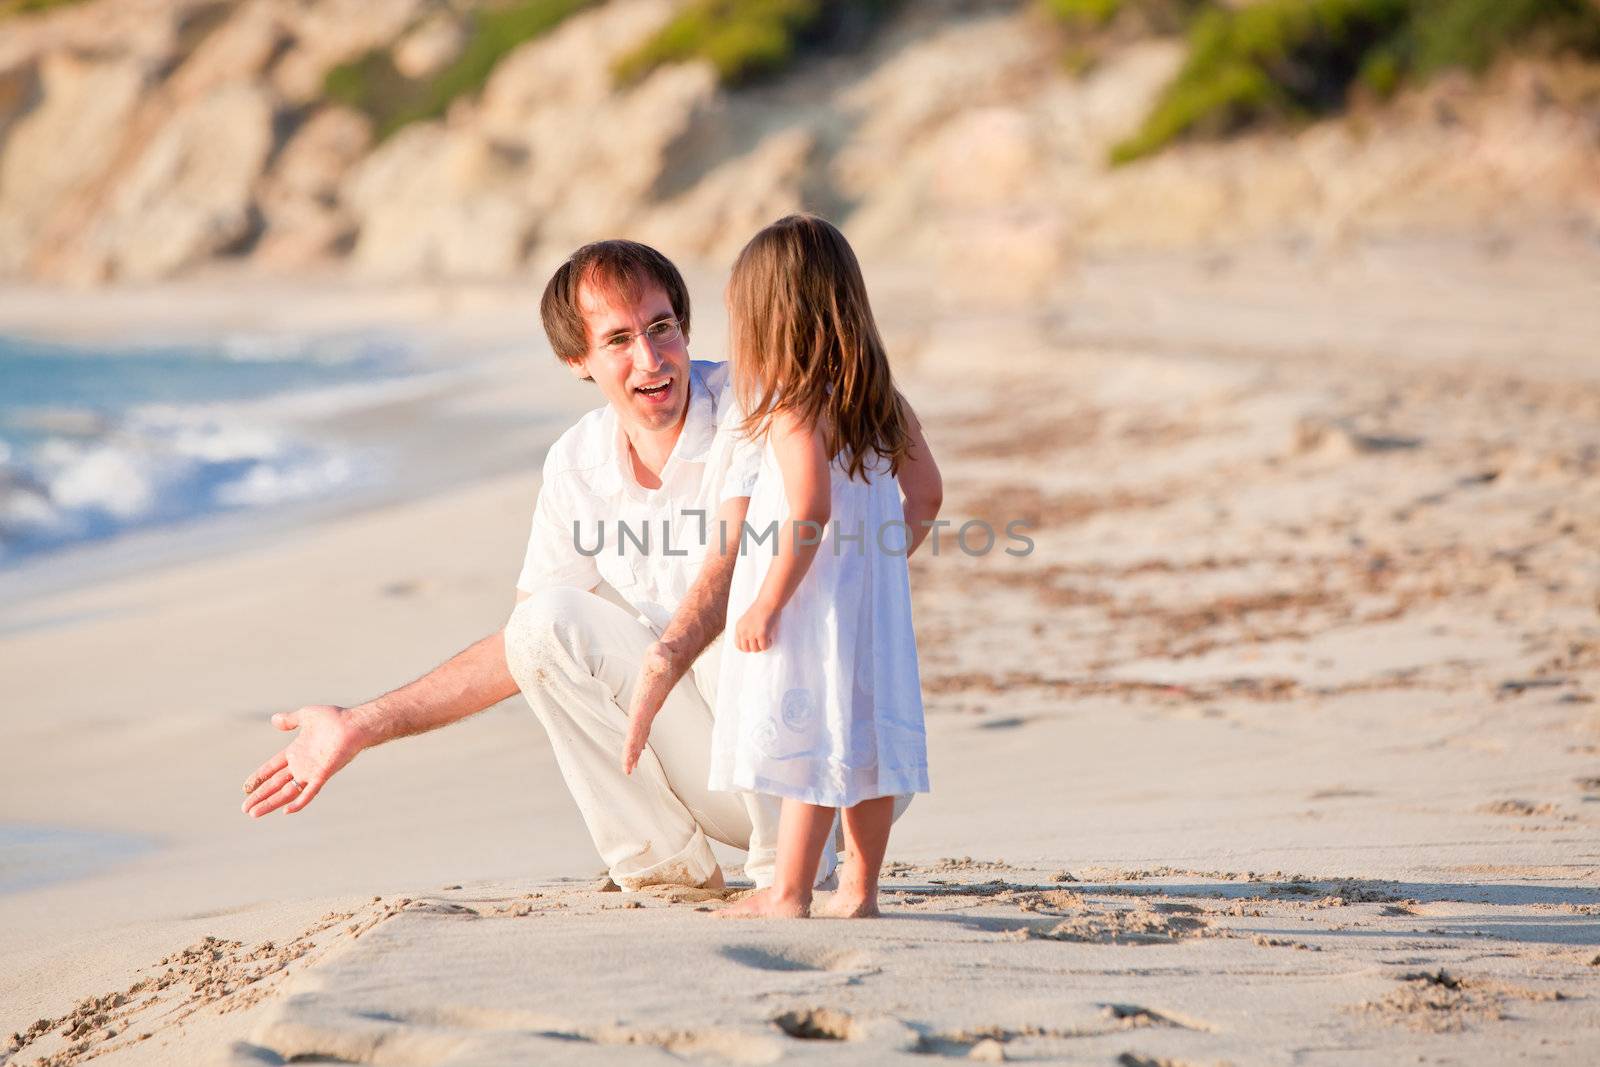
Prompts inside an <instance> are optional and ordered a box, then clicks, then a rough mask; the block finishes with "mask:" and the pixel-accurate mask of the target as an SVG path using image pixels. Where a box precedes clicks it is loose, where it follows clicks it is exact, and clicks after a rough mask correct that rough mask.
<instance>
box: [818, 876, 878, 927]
mask: <svg viewBox="0 0 1600 1067" xmlns="http://www.w3.org/2000/svg"><path fill="white" fill-rule="evenodd" d="M813 910H814V911H815V913H816V914H817V915H818V916H820V917H822V918H824V919H877V918H880V917H881V916H882V913H881V912H880V911H878V894H877V893H869V892H866V891H865V890H862V889H861V888H859V887H852V886H850V885H848V884H846V885H843V886H840V887H839V891H838V892H836V893H833V894H831V895H830V896H829V897H828V902H827V903H826V904H823V905H821V906H820V907H818V908H815V909H813Z"/></svg>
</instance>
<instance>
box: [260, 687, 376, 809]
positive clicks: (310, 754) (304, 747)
mask: <svg viewBox="0 0 1600 1067" xmlns="http://www.w3.org/2000/svg"><path fill="white" fill-rule="evenodd" d="M272 725H274V726H276V727H277V728H278V729H280V730H299V731H300V732H299V733H298V734H297V735H296V736H295V739H294V740H293V741H291V742H289V745H288V747H286V748H285V749H284V750H283V751H281V752H279V753H278V754H277V755H276V756H273V757H272V758H271V759H269V760H267V762H265V763H263V764H262V765H261V766H260V767H258V768H257V769H256V772H255V773H254V774H252V775H251V776H250V777H249V778H247V779H245V783H244V791H245V792H246V793H247V794H249V795H248V796H246V797H245V800H244V806H243V808H242V809H241V810H242V811H244V813H245V814H246V815H249V816H250V817H251V818H252V819H254V818H260V817H261V816H263V815H266V814H268V813H269V812H273V811H277V810H278V809H279V808H281V807H283V806H284V805H285V804H287V805H288V806H289V807H288V812H289V813H291V814H292V813H294V812H297V811H299V810H300V809H301V808H303V807H305V806H306V805H307V804H310V803H311V801H312V800H313V799H314V798H315V797H316V795H317V792H318V791H319V790H320V789H321V788H322V785H323V783H324V782H326V781H327V780H328V779H329V778H332V777H333V776H334V775H335V774H337V773H338V772H339V770H340V769H341V768H343V767H344V765H345V764H347V763H349V762H350V761H351V760H353V759H355V758H356V754H357V753H359V752H360V751H361V750H362V748H364V747H365V746H364V745H363V743H362V740H361V736H360V733H359V731H358V730H357V729H356V727H355V726H354V724H352V723H351V722H350V719H349V713H348V711H347V710H346V709H345V708H341V707H336V706H335V705H332V704H312V705H310V706H308V707H304V708H301V709H300V710H299V711H280V712H278V713H276V714H275V715H273V716H272ZM297 783H299V784H297Z"/></svg>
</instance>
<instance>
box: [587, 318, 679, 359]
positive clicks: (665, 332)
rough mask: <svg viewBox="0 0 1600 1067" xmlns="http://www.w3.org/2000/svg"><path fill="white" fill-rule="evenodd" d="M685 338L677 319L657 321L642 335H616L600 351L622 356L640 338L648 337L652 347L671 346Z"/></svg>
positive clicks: (602, 344) (601, 346)
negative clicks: (679, 339)
mask: <svg viewBox="0 0 1600 1067" xmlns="http://www.w3.org/2000/svg"><path fill="white" fill-rule="evenodd" d="M682 336H683V327H682V326H680V325H679V324H678V320H677V319H657V320H656V321H655V322H652V323H651V324H650V325H648V326H646V327H645V328H644V330H643V331H642V332H640V333H614V334H612V335H611V336H610V337H607V338H606V339H605V340H604V341H601V342H600V346H599V349H598V350H599V351H601V352H609V353H612V354H615V355H620V354H621V353H623V352H626V351H628V349H630V348H632V347H633V342H635V341H637V340H638V339H639V338H640V337H648V338H649V339H650V343H651V344H652V345H670V344H671V343H672V342H674V341H676V340H677V339H678V338H680V337H682Z"/></svg>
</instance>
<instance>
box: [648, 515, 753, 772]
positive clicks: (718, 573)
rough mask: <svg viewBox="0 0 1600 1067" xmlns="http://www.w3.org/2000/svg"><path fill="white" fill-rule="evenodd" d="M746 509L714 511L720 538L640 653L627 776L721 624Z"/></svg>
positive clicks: (714, 638)
mask: <svg viewBox="0 0 1600 1067" xmlns="http://www.w3.org/2000/svg"><path fill="white" fill-rule="evenodd" d="M749 507H750V498H749V497H747V496H740V497H733V498H731V499H730V500H728V501H727V502H726V503H724V504H723V505H722V507H721V508H720V509H719V510H718V511H717V518H716V521H717V522H719V523H722V524H724V525H723V526H722V529H724V530H726V531H727V536H726V538H722V537H719V538H717V539H716V540H715V541H714V542H713V548H712V551H710V552H708V553H706V558H705V562H704V563H702V564H701V565H700V573H699V574H698V575H696V576H695V580H694V585H692V586H690V587H689V592H688V595H687V596H685V597H684V598H683V602H682V603H681V604H679V605H678V610H677V611H675V612H673V613H672V618H671V620H669V621H668V623H667V628H666V629H665V630H663V631H662V632H661V639H660V640H658V641H656V642H655V643H654V644H652V645H651V646H650V648H649V650H648V651H647V652H645V656H644V662H643V663H642V664H640V667H639V680H638V681H637V682H636V683H634V687H633V703H632V704H631V705H630V706H629V708H628V738H627V741H626V743H625V744H624V745H623V749H622V769H623V770H624V771H626V772H627V773H629V774H632V773H633V768H634V767H635V766H636V765H637V764H638V762H639V754H640V753H641V752H643V751H644V746H645V742H646V741H648V740H649V738H650V724H651V723H653V722H654V721H655V717H656V713H657V712H659V711H660V710H661V705H662V704H664V703H666V700H667V694H668V693H670V692H672V687H673V686H675V685H677V684H678V681H679V680H680V679H681V678H682V677H683V676H684V675H685V674H688V673H689V668H690V667H692V666H694V661H695V660H697V659H699V658H700V653H702V652H704V651H705V650H706V649H707V648H709V647H710V646H711V642H713V641H715V640H716V639H717V635H718V634H720V633H722V628H723V625H724V624H725V623H726V622H727V617H728V590H729V589H730V588H731V587H732V585H733V565H734V563H735V562H736V561H737V560H738V557H739V548H738V546H739V534H740V532H741V530H742V529H743V524H744V517H745V513H746V512H747V511H748V510H749ZM713 528H715V527H713ZM724 544H725V545H726V546H727V551H725V552H723V551H719V550H718V547H719V546H722V545H724Z"/></svg>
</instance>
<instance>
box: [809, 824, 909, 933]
mask: <svg viewBox="0 0 1600 1067" xmlns="http://www.w3.org/2000/svg"><path fill="white" fill-rule="evenodd" d="M892 822H894V797H875V798H874V799H872V800H863V801H862V802H861V803H859V804H857V805H856V806H855V807H853V808H845V809H844V840H845V845H846V846H847V847H848V848H849V849H850V862H849V863H847V864H842V865H841V866H840V868H839V889H838V892H836V893H834V894H833V898H832V899H831V900H830V901H829V902H828V908H827V911H826V914H827V915H828V917H829V918H834V919H870V918H873V917H874V916H876V915H877V914H878V871H879V870H880V869H881V868H882V867H883V854H884V852H885V851H886V850H887V849H888V847H889V824H890V823H892Z"/></svg>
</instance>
